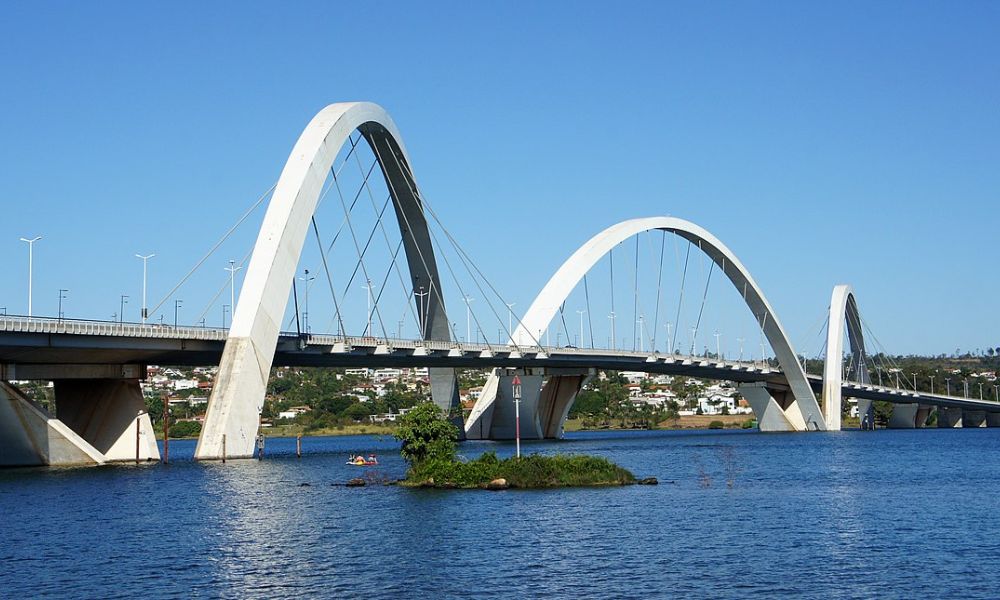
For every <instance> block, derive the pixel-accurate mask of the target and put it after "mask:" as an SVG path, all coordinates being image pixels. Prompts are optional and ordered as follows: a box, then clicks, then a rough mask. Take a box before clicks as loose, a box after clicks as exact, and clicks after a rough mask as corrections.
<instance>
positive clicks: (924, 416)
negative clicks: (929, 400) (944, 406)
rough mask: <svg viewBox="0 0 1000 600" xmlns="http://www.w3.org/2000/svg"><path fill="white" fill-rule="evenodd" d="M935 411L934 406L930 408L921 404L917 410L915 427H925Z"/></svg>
mask: <svg viewBox="0 0 1000 600" xmlns="http://www.w3.org/2000/svg"><path fill="white" fill-rule="evenodd" d="M936 410H937V407H936V406H931V405H929V404H921V405H920V408H918V409H917V421H916V426H917V427H927V421H928V419H930V418H931V415H932V414H933V413H934V411H936Z"/></svg>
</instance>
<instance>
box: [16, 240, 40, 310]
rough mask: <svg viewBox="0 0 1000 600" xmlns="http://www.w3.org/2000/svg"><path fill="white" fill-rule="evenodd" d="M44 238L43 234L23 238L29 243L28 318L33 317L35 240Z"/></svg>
mask: <svg viewBox="0 0 1000 600" xmlns="http://www.w3.org/2000/svg"><path fill="white" fill-rule="evenodd" d="M40 239H42V236H40V235H39V236H35V237H33V238H31V239H30V240H29V239H28V238H21V241H22V242H27V244H28V318H29V319H30V318H31V288H32V283H33V282H32V276H33V273H34V270H35V242H37V241H38V240H40Z"/></svg>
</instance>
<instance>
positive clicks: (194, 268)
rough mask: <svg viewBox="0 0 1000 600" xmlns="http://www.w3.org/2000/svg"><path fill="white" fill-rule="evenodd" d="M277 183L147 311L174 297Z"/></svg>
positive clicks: (156, 309) (272, 190)
mask: <svg viewBox="0 0 1000 600" xmlns="http://www.w3.org/2000/svg"><path fill="white" fill-rule="evenodd" d="M277 185H278V184H277V183H274V184H272V185H271V187H269V188H267V190H266V191H265V192H264V193H263V194H261V195H260V197H259V198H257V200H256V201H255V202H254V203H253V204H252V205H251V206H250V208H249V209H247V210H246V212H244V213H243V216H241V217H240V218H239V219H238V220H237V221H236V223H235V224H234V225H233V226H232V227H230V228H229V229H228V230H227V231H226V232H225V233H224V234H223V235H222V238H220V239H219V241H217V242H216V243H215V244H213V245H212V247H211V248H210V249H209V251H208V252H207V253H205V255H204V256H202V257H201V259H200V260H199V261H198V262H197V263H196V264H195V265H194V267H192V268H191V270H190V271H188V272H187V274H186V275H184V277H182V278H181V280H180V281H179V282H178V283H177V285H175V286H174V287H172V288H171V289H170V291H169V292H167V293H166V295H164V296H163V299H162V300H160V301H159V302H157V303H156V304H155V305H154V306H153V308H152V309H149V310H148V311H147V314H152V313H155V312H156V311H158V310H159V309H160V307H161V306H163V303H164V302H166V301H167V300H169V299H170V298H171V297H173V295H174V293H176V292H177V290H179V289H180V288H181V286H183V285H184V284H185V283H186V282H187V280H188V279H190V277H191V276H192V275H194V273H195V271H197V270H198V269H199V268H200V267H201V266H202V265H203V264H205V261H207V260H208V259H209V258H210V257H211V256H212V255H213V254H214V253H215V251H216V250H218V249H219V247H221V246H222V244H224V243H225V242H226V240H228V239H229V237H230V236H231V235H232V234H233V233H234V232H235V231H236V230H237V229H238V228H239V226H240V225H242V224H243V223H244V221H246V220H247V219H248V218H249V217H250V215H252V214H253V212H254V211H255V210H257V207H258V206H260V205H261V204H262V203H263V202H264V200H265V199H266V198H267V197H268V196H269V195H270V194H271V193H273V192H274V188H275V187H277Z"/></svg>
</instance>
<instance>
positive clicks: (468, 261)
mask: <svg viewBox="0 0 1000 600" xmlns="http://www.w3.org/2000/svg"><path fill="white" fill-rule="evenodd" d="M396 162H397V164H398V165H400V168H401V169H403V170H404V171H405V172H406V174H407V175H408V178H407V179H408V183H409V182H411V181H413V176H412V173H410V171H409V165H402V164H400V162H399V159H398V158H396ZM421 202H422V203H423V206H424V208H426V209H427V213H428V214H430V215H431V218H432V219H433V220H434V221H435V222H436V223H437V224H438V226H439V227H441V230H442V232H443V233H444V235H445V237H446V238H447V239H448V240H449V242H450V243H451V244H452V247H453V248H454V250H455V252H456V254H457V255H458V257H459V259H460V260H461V261H462V264H463V266H465V268H466V271H467V272H469V274H470V276H472V279H473V282H474V283H475V284H476V287H477V289H479V291H480V293H481V294H482V295H483V298H484V299H485V300H486V303H487V306H488V307H489V308H490V310H491V312H492V313H493V315H494V317H495V318H496V319H497V323H499V324H500V326H501V328H503V329H506V328H504V327H503V325H504V323H503V318H502V317H501V316H500V314H499V313H498V312H497V310H496V308H495V307H494V306H493V303H492V302H491V301H490V299H489V294H487V293H486V292H485V290H483V288H482V286H480V284H479V279H480V278H481V279H482V281H483V282H484V283H485V284H486V286H487V287H488V288H489V289H490V291H491V292H493V294H494V295H495V296H496V297H497V298H498V299H499V300H500V301H501V302H503V303H504V304H505V305H506V300H505V298H504V297H503V295H502V294H500V292H499V291H498V290H497V289H496V287H495V286H494V285H493V284H492V282H491V281H490V280H489V278H488V277H486V275H485V274H484V273H483V272H482V271H481V270H480V269H479V267H478V265H476V263H475V261H473V260H472V257H471V256H469V254H468V253H467V252H466V251H465V249H464V248H462V246H461V244H459V243H458V241H457V240H456V239H455V237H454V236H453V235H452V234H451V232H450V231H449V230H448V228H447V227H446V226H445V225H444V223H443V222H442V220H441V219H440V218H439V217H438V215H437V213H436V212H435V211H434V208H433V207H432V206H431V205H430V203H428V202H427V200H426V199H425V198H423V197H421ZM430 231H431V234H432V237H433V238H434V240H435V241H436V239H437V238H436V236H434V234H433V230H430ZM438 246H439V247H441V245H440V244H438ZM445 259H446V261H447V257H446V256H445ZM470 265H471V269H470ZM472 270H475V274H473V273H472ZM476 274H478V278H477V277H476ZM453 277H454V275H453ZM460 292H461V293H462V295H463V296H465V293H464V292H462V291H461V289H460ZM442 304H443V300H442ZM515 319H516V321H517V323H518V326H523V323H522V322H521V318H520V317H519V316H515ZM476 325H477V327H479V328H480V330H481V331H482V327H481V326H480V324H479V322H478V319H477V323H476ZM525 330H527V329H525ZM507 334H508V337H509V338H510V339H511V340H512V341H513V332H512V331H508V332H507ZM484 335H485V332H484ZM528 336H529V338H530V339H531V340H532V341H534V342H535V346H536V347H538V349H539V350H544V347H543V346H542V345H541V343H540V341H539V340H538V339H536V338H535V336H534V335H533V334H532V333H531V332H528ZM486 344H487V346H489V340H488V339H487V340H486Z"/></svg>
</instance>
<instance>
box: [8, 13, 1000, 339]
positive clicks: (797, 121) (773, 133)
mask: <svg viewBox="0 0 1000 600" xmlns="http://www.w3.org/2000/svg"><path fill="white" fill-rule="evenodd" d="M998 30H1000V4H997V3H989V2H965V3H957V4H956V3H941V2H930V3H923V2H881V3H862V2H857V3H836V4H829V5H820V4H819V3H802V2H789V3H780V2H739V3H703V2H691V3H663V2H652V3H614V4H608V3H585V2H565V3H557V2H547V3H537V4H536V3H527V2H523V3H485V2H481V3H468V2H454V3H409V4H403V3H398V4H397V3H389V2H356V3H343V4H333V3H326V2H316V3H310V2H288V3H269V4H257V3H251V2H241V3H237V2H219V3H195V2H188V3H185V2H176V3H160V4H140V3H119V2H102V3H76V2H65V3H63V2H48V3H11V4H8V5H6V6H5V8H4V18H3V19H2V20H0V73H2V74H3V80H4V83H3V90H2V92H0V93H2V97H3V110H2V111H0V132H2V140H3V143H2V144H0V163H2V164H3V165H4V174H5V177H4V180H5V185H4V189H3V193H2V194H0V198H2V200H0V202H2V204H0V209H2V210H0V214H2V215H3V216H2V218H0V256H2V257H3V258H4V260H3V264H4V265H5V277H4V285H3V286H0V307H6V308H7V310H8V312H11V313H24V312H25V311H26V309H27V306H26V304H27V289H26V288H27V285H26V278H27V277H26V270H27V249H26V247H25V244H23V243H21V242H19V241H18V238H19V237H21V236H25V237H33V236H35V235H42V236H44V239H43V240H42V241H41V242H39V243H38V245H37V246H36V269H35V284H34V289H35V312H36V314H55V313H56V303H57V294H58V291H57V290H58V289H59V288H68V289H70V290H71V291H70V294H69V298H68V299H67V306H66V310H67V314H68V316H71V317H82V318H109V317H110V316H111V313H112V312H115V311H117V310H118V308H119V296H120V294H129V295H130V296H131V298H132V300H130V308H129V310H137V309H138V301H137V299H138V296H139V294H140V290H139V287H140V284H141V263H140V261H138V259H136V258H134V257H133V254H135V253H137V252H139V253H149V252H155V253H156V254H157V257H156V258H155V259H153V262H151V276H150V293H149V296H150V304H153V303H154V302H155V301H157V300H159V298H160V296H163V295H164V294H166V292H167V291H168V289H169V288H170V287H171V285H172V284H173V283H175V282H177V281H178V280H179V279H180V278H181V277H182V276H183V275H184V273H185V272H186V271H187V270H188V269H189V268H190V267H191V266H192V265H193V264H194V262H195V261H196V260H197V259H198V258H199V257H200V256H201V255H202V254H203V253H204V252H205V251H206V250H207V248H208V247H209V246H210V245H211V244H212V243H213V242H214V241H215V240H216V239H218V238H219V236H220V235H221V233H222V232H223V231H224V230H225V229H226V228H227V227H228V226H229V225H230V224H232V223H233V222H234V221H235V220H236V218H238V216H239V215H240V214H241V213H242V211H243V210H245V209H246V207H247V206H248V205H249V204H250V203H251V202H252V201H253V200H254V198H256V197H257V196H258V195H259V194H260V193H261V192H263V191H264V190H265V189H266V188H267V187H268V186H269V185H271V184H272V183H273V182H274V181H275V180H276V178H277V175H278V174H279V172H280V170H281V167H282V165H283V164H284V161H285V159H286V158H287V156H288V152H289V151H290V149H291V147H292V145H293V144H294V142H295V139H296V138H297V136H298V134H299V133H300V132H301V130H302V127H303V126H304V125H305V124H306V123H307V122H308V120H309V119H310V118H311V116H312V115H313V114H314V113H315V112H316V111H318V110H319V109H320V108H322V107H323V106H324V105H326V104H328V103H330V102H335V101H343V100H371V101H374V102H377V103H379V104H381V105H383V106H384V107H386V109H387V110H388V111H389V112H390V113H391V114H392V115H393V118H394V119H395V121H396V123H397V124H398V125H399V127H400V129H401V131H402V133H403V136H404V138H405V142H406V145H407V147H408V149H409V152H410V155H411V157H412V159H413V163H414V169H415V172H416V175H417V178H418V180H419V182H420V185H421V188H422V190H423V192H424V194H425V195H426V196H427V197H428V199H429V201H430V202H431V203H432V204H433V206H434V207H435V210H436V211H437V212H438V213H439V214H440V216H441V218H442V220H444V221H445V223H446V224H447V226H448V227H449V229H450V230H451V231H452V232H453V233H455V234H456V235H457V236H458V237H459V239H460V241H461V242H462V244H463V246H464V247H465V248H466V249H467V250H468V251H469V252H470V253H472V254H473V255H474V257H475V258H476V260H477V263H478V264H479V266H480V268H482V269H483V270H484V271H485V272H486V273H488V274H489V276H490V278H491V280H492V281H493V282H494V283H495V284H496V285H497V286H498V287H499V288H501V289H502V290H504V294H505V296H506V297H507V298H508V299H509V301H515V302H517V303H518V306H522V307H523V306H526V305H527V304H528V303H530V300H531V298H532V297H533V296H534V294H535V293H536V292H537V290H539V289H540V288H541V287H542V285H544V283H545V281H546V279H547V278H548V276H549V275H550V274H551V273H552V272H553V271H554V270H555V269H556V268H557V267H558V266H559V264H561V262H562V261H563V260H564V259H565V258H566V257H567V256H568V255H569V254H570V253H572V252H573V250H575V249H576V247H577V246H579V245H580V244H581V243H582V242H584V241H585V240H586V239H587V238H588V237H589V236H590V235H592V234H594V233H596V232H597V231H599V230H600V229H602V228H603V227H605V226H607V225H610V224H612V223H614V222H617V221H620V220H623V219H626V218H632V217H637V216H650V215H657V214H670V215H674V216H679V217H683V218H686V219H689V220H692V221H694V222H696V223H699V224H701V225H703V226H705V227H706V228H708V229H709V230H710V231H712V232H713V233H715V235H717V236H718V237H719V238H720V239H722V240H723V241H725V242H726V243H727V244H728V245H729V246H730V247H731V248H732V249H733V250H734V251H735V252H736V253H737V254H738V255H739V256H740V257H741V259H742V260H743V262H744V263H745V264H746V265H747V266H748V267H749V268H750V269H751V271H752V272H753V274H754V276H755V277H756V278H757V280H758V282H759V283H760V284H761V286H762V287H763V288H764V290H765V291H766V293H767V295H768V297H769V299H770V300H771V302H772V304H773V305H774V307H775V309H776V310H777V311H778V314H779V315H780V316H781V318H782V320H783V321H784V324H785V327H786V329H788V330H789V332H790V333H791V334H792V337H793V340H794V339H797V338H801V337H803V336H806V335H807V332H808V330H809V328H810V327H811V326H812V324H813V323H814V322H815V320H816V318H817V317H821V316H822V314H823V312H824V310H825V308H826V306H827V305H828V303H829V296H830V291H831V289H832V287H833V285H834V284H836V283H851V284H853V285H854V287H855V289H856V291H857V293H858V300H859V303H860V307H861V311H862V314H863V315H864V317H865V319H866V320H867V321H868V323H869V324H870V325H871V327H872V329H873V330H874V331H875V333H876V334H877V335H878V337H879V338H880V339H881V341H882V342H883V343H884V344H885V346H886V347H887V348H889V349H890V350H892V351H893V352H898V353H910V352H915V353H939V352H952V351H954V350H955V349H956V348H962V349H963V350H965V349H974V348H977V347H983V348H985V347H986V346H987V345H992V346H1000V331H998V327H997V325H998V324H1000V318H998V316H997V311H996V309H995V305H996V302H995V298H997V297H998V296H1000V282H998V281H997V277H996V276H995V274H994V272H995V269H994V265H995V264H996V252H995V247H996V243H995V241H994V240H995V231H996V217H997V211H998V209H997V205H998V200H1000V193H998V190H1000V168H998V165H1000V110H998V109H1000V36H997V35H996V32H997V31H998ZM255 219H256V222H255V223H257V222H259V215H258V216H257V217H255ZM251 229H252V227H251ZM254 235H255V232H254V231H247V232H246V233H243V232H242V230H241V233H240V235H239V236H237V238H236V240H235V241H234V244H235V246H234V248H233V249H232V251H231V252H230V253H229V255H222V256H218V257H213V259H212V261H210V265H207V266H206V269H209V268H210V269H213V270H214V271H212V273H211V274H210V275H205V276H204V277H205V279H204V283H202V282H201V281H200V280H197V281H195V283H197V284H198V285H197V286H196V288H201V289H192V290H186V289H185V290H182V291H181V292H180V293H179V296H178V297H183V298H184V300H185V305H184V306H185V313H184V315H185V316H186V317H187V318H188V319H189V320H192V319H193V318H194V316H195V315H194V313H195V312H198V313H200V312H201V305H202V304H206V303H208V302H209V300H211V296H212V295H214V293H215V292H216V291H217V289H216V288H217V287H218V284H219V283H221V281H218V280H219V278H220V277H221V278H222V279H223V280H224V277H225V273H224V272H223V271H222V268H223V267H224V266H225V263H226V260H227V259H228V258H229V257H231V256H232V257H236V256H237V255H242V252H243V250H239V249H238V248H236V246H239V244H243V246H242V247H243V248H248V247H249V246H248V245H249V244H250V243H252V240H253V238H254ZM208 288H211V293H207V292H205V291H204V290H207V289H208ZM201 296H205V297H204V298H202V297H201ZM361 298H362V301H363V299H364V296H361ZM449 302H452V300H451V299H450V298H449ZM206 305H207V304H206ZM171 306H172V305H171ZM196 306H197V310H196V308H195V307H196ZM160 312H166V313H167V314H168V315H170V316H168V317H167V318H168V320H169V319H171V318H172V308H167V309H162V310H161V311H160ZM217 312H218V310H216V309H215V308H213V309H212V312H211V313H210V314H211V315H214V314H216V313H217ZM189 313H190V314H189ZM126 314H127V315H128V313H126ZM135 316H137V315H134V316H131V318H133V319H134V318H135ZM182 320H184V319H183V318H182ZM216 320H218V319H216ZM209 321H210V323H211V318H210V319H209ZM595 327H596V325H595ZM730 337H732V336H730Z"/></svg>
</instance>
